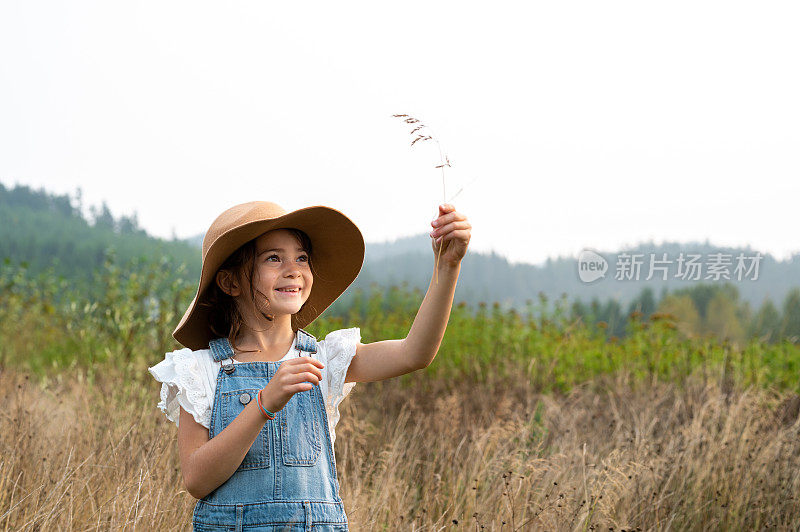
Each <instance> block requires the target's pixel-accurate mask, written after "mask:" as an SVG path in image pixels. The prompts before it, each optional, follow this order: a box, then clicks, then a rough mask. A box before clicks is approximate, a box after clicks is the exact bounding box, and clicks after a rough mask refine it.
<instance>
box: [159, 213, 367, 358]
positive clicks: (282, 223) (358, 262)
mask: <svg viewBox="0 0 800 532" xmlns="http://www.w3.org/2000/svg"><path fill="white" fill-rule="evenodd" d="M289 228H295V229H300V230H301V231H303V232H305V233H306V234H307V235H308V237H309V238H310V239H311V244H312V246H311V247H312V251H311V253H312V255H313V257H312V263H313V266H314V283H313V284H312V285H311V294H310V295H309V296H308V300H307V301H306V303H305V304H304V305H303V308H302V309H300V312H298V313H297V314H293V315H292V329H293V330H294V331H297V329H300V328H302V327H305V326H306V325H308V324H309V323H311V322H312V321H314V320H315V319H316V318H317V316H319V315H320V314H322V312H323V311H324V310H325V309H326V308H328V307H329V306H330V305H331V304H332V303H333V302H334V301H336V299H337V298H338V297H339V296H340V295H341V294H342V292H344V291H345V289H347V287H348V286H350V284H351V283H352V282H353V281H354V280H355V278H356V277H357V276H358V272H359V271H361V266H362V265H363V264H364V237H363V236H362V235H361V231H359V229H358V227H356V225H355V224H354V223H353V222H352V221H350V219H349V218H348V217H347V216H345V215H344V214H342V213H341V212H339V211H337V210H336V209H331V208H330V207H323V206H314V207H305V208H303V209H298V210H296V211H292V212H286V210H285V209H284V208H283V207H281V206H280V205H278V204H276V203H272V202H270V201H251V202H249V203H242V204H241V205H236V206H235V207H231V208H230V209H228V210H226V211H225V212H223V213H222V214H220V215H219V216H218V217H217V219H216V220H214V222H213V223H212V224H211V227H209V229H208V231H207V232H206V235H205V237H204V238H203V267H202V270H201V273H200V283H199V285H198V287H197V293H196V294H195V296H194V299H193V300H192V302H191V304H190V305H189V308H188V309H187V310H186V313H185V314H184V315H183V318H182V319H181V322H180V323H179V324H178V326H177V327H176V328H175V331H173V333H172V337H173V338H175V339H176V340H177V341H178V342H180V343H181V344H182V345H184V346H186V347H188V348H190V349H195V350H197V349H206V348H208V343H209V341H211V340H213V339H214V337H215V336H216V335H215V334H214V333H213V332H212V331H211V328H210V325H209V312H210V309H209V308H207V307H206V306H204V305H199V304H198V302H199V301H202V298H203V297H204V295H205V293H206V290H207V289H208V287H209V286H211V283H213V282H214V278H215V276H216V274H217V270H219V268H220V266H222V263H224V262H225V260H226V259H227V258H228V257H230V256H231V254H233V252H234V251H236V250H237V249H238V248H239V247H241V246H242V245H244V244H246V243H247V242H249V241H250V240H253V239H254V238H257V237H259V236H261V235H262V234H264V233H265V232H267V231H270V230H272V229H289Z"/></svg>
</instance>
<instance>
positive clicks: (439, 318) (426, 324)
mask: <svg viewBox="0 0 800 532" xmlns="http://www.w3.org/2000/svg"><path fill="white" fill-rule="evenodd" d="M431 225H432V226H433V227H434V230H433V231H431V238H432V246H433V252H434V256H436V254H437V253H438V252H439V249H438V248H439V242H441V244H442V249H441V254H440V256H439V265H438V269H439V272H438V282H435V281H434V277H435V276H434V275H432V276H431V282H430V284H429V285H428V291H427V292H426V293H425V298H424V299H423V300H422V305H420V307H419V312H417V316H416V317H415V318H414V323H413V324H412V325H411V330H410V331H409V332H408V335H407V336H406V337H405V338H404V339H402V340H382V341H380V342H373V343H370V344H358V345H357V346H356V356H354V357H353V360H352V362H350V366H349V367H348V369H347V375H346V376H345V382H374V381H380V380H384V379H389V378H392V377H397V376H399V375H404V374H406V373H411V372H412V371H416V370H418V369H421V368H424V367H427V366H428V365H430V363H431V362H432V361H433V359H434V357H436V353H437V352H438V351H439V346H440V345H441V343H442V338H443V337H444V330H445V328H446V327H447V320H448V319H449V318H450V309H451V308H452V306H453V296H454V295H455V291H456V282H457V281H458V274H459V271H460V270H461V259H463V258H464V255H466V253H467V246H468V245H469V239H470V236H471V232H470V231H471V229H472V225H470V223H469V222H468V221H467V217H466V216H464V215H463V214H461V213H460V212H458V211H456V210H455V207H453V206H452V205H450V204H444V205H440V206H439V217H438V218H436V219H435V220H434V221H432V222H431Z"/></svg>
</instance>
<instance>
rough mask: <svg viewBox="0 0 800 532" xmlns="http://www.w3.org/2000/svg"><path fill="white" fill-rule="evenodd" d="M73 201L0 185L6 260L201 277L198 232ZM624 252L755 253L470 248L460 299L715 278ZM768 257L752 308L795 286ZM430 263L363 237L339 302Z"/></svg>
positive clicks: (622, 295) (604, 294)
mask: <svg viewBox="0 0 800 532" xmlns="http://www.w3.org/2000/svg"><path fill="white" fill-rule="evenodd" d="M78 201H79V199H78ZM75 203H76V200H75V199H74V198H70V197H69V196H66V195H61V196H59V195H54V194H50V193H48V192H46V191H44V190H38V191H37V190H32V189H30V188H28V187H20V186H18V187H15V188H14V189H8V188H6V187H4V186H3V185H2V184H0V260H3V259H5V258H8V259H9V260H10V261H12V262H14V263H18V262H22V261H26V262H28V263H29V264H30V269H31V270H32V271H34V272H35V271H42V270H44V269H45V268H47V267H48V266H50V265H52V264H54V263H55V264H58V268H57V272H58V274H59V275H63V276H65V277H67V278H75V279H83V280H87V281H88V280H91V276H92V273H93V271H94V270H96V269H97V268H98V267H99V266H100V265H102V261H103V258H104V256H105V252H106V250H107V249H108V248H110V247H113V248H114V249H115V250H116V252H117V256H118V258H119V259H121V260H124V261H127V260H129V259H131V258H134V257H149V258H151V259H152V258H157V257H160V256H162V255H168V256H170V257H172V258H173V259H174V261H175V262H177V263H180V262H183V263H185V264H186V266H187V273H186V275H187V276H189V277H190V278H192V279H195V278H197V277H198V276H199V272H200V260H199V259H200V252H199V248H200V247H201V244H202V235H197V236H195V237H192V238H189V239H184V240H172V241H169V240H163V239H159V238H154V237H151V236H149V235H147V233H146V232H145V231H144V230H142V229H141V228H139V227H138V222H137V220H136V217H135V215H134V216H133V217H122V218H119V219H116V218H114V217H113V216H112V215H111V213H110V212H109V211H108V208H107V207H106V206H105V205H103V206H102V207H100V208H92V209H90V210H91V212H92V220H87V219H86V218H85V217H84V216H83V215H82V214H81V212H82V209H81V206H80V205H75ZM623 252H625V253H629V254H634V253H641V254H644V255H645V256H646V257H647V256H649V254H650V253H654V254H655V255H656V256H658V257H660V256H661V255H662V254H663V253H666V254H667V256H668V258H670V259H673V260H674V259H676V258H677V256H678V254H679V253H681V252H683V253H684V254H687V253H698V254H700V255H702V256H703V257H706V256H708V255H710V254H714V253H723V254H730V255H732V256H734V257H735V256H736V255H738V254H739V253H744V254H745V255H753V254H755V251H754V250H752V249H750V248H730V247H720V246H714V245H712V244H710V243H709V242H708V241H706V242H704V243H695V242H692V243H677V242H667V243H664V244H659V245H655V244H653V243H652V242H645V243H640V244H638V245H636V246H633V247H630V248H627V249H624V250H620V251H618V252H603V251H600V252H599V253H600V255H601V256H603V257H604V258H605V260H607V261H608V267H609V271H608V272H607V275H606V278H604V279H601V280H598V281H595V282H592V283H584V282H582V281H581V280H580V278H579V276H578V261H577V258H573V257H558V258H556V259H548V260H546V261H545V262H544V263H542V264H540V265H532V264H522V263H515V264H511V263H509V262H508V260H507V259H506V258H505V257H503V256H501V255H498V254H496V253H490V254H485V253H479V252H474V251H470V252H469V253H468V254H467V256H466V257H465V259H464V262H463V263H462V267H461V274H460V278H459V283H458V287H457V289H456V297H455V299H456V302H460V301H464V302H466V303H468V304H469V305H471V306H472V305H477V303H479V302H486V303H494V302H499V303H500V305H501V307H502V308H504V309H509V308H515V309H517V310H519V311H522V310H524V309H525V305H526V302H527V301H531V300H532V301H534V302H535V301H536V300H537V299H538V297H537V296H538V295H539V294H540V293H543V294H544V295H546V296H547V297H548V299H549V300H551V301H552V300H554V299H558V298H559V297H560V296H561V295H562V294H566V295H567V297H568V299H569V300H570V301H572V300H576V299H580V300H581V301H589V300H591V299H592V298H598V299H600V300H605V299H610V298H614V299H617V300H618V301H619V302H620V303H622V304H627V303H629V302H630V301H632V300H634V299H635V298H636V297H637V296H638V295H639V293H640V292H641V291H642V290H643V289H644V288H645V287H650V288H651V289H652V290H653V291H654V292H655V293H656V294H658V293H663V291H664V290H669V291H672V290H674V289H678V288H685V287H690V286H693V285H696V284H699V283H702V282H709V281H705V280H703V279H701V280H700V281H681V280H679V279H674V278H670V279H668V280H667V281H662V280H660V279H652V280H650V281H645V280H643V279H644V277H645V275H646V274H644V275H643V276H642V280H639V281H633V280H629V281H625V280H621V281H618V280H615V279H614V278H613V277H614V260H613V258H614V256H617V257H619V255H620V254H621V253H623ZM762 255H763V258H762V261H761V264H760V266H759V279H758V280H756V281H747V280H746V281H741V282H732V284H733V285H735V286H736V288H737V289H738V291H739V293H740V296H741V299H742V300H744V301H748V302H750V304H751V305H752V306H753V307H759V306H760V305H761V304H762V303H763V301H764V300H765V299H767V298H768V299H770V300H772V302H773V303H774V304H776V305H779V304H780V303H781V301H782V300H783V299H784V297H785V296H786V294H787V293H788V292H789V290H790V289H791V288H792V287H795V286H798V285H800V253H797V254H795V255H793V256H792V257H790V258H789V259H787V260H784V261H777V260H775V259H774V258H773V257H772V256H771V255H769V254H762ZM434 261H435V256H434V254H433V252H432V250H431V245H430V237H429V236H428V235H427V234H424V233H423V234H419V235H412V236H408V237H403V238H398V239H396V240H394V241H391V242H374V243H373V242H367V243H366V257H365V261H364V267H363V269H362V271H361V273H360V274H359V276H358V278H357V279H356V280H355V281H354V283H353V284H352V285H351V288H352V289H351V290H348V291H347V292H346V293H345V294H344V295H343V296H342V298H340V300H338V301H337V304H346V303H347V302H348V301H349V300H350V299H351V298H352V297H355V294H354V291H355V290H353V289H358V288H361V289H363V290H365V291H366V290H369V288H370V287H371V285H373V284H377V285H379V286H381V287H387V286H390V285H400V284H402V283H406V284H407V286H408V287H409V288H411V289H414V288H416V289H419V290H420V291H421V292H422V293H424V292H425V290H426V289H427V287H428V284H429V283H430V281H431V275H432V273H433V266H434ZM719 282H721V281H719Z"/></svg>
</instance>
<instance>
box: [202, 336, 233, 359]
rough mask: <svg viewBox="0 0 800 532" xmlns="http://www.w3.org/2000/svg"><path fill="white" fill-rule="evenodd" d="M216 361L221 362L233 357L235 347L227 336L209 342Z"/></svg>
mask: <svg viewBox="0 0 800 532" xmlns="http://www.w3.org/2000/svg"><path fill="white" fill-rule="evenodd" d="M208 348H209V349H211V356H212V358H213V359H214V362H221V361H223V360H225V359H226V358H233V347H231V343H230V341H229V340H228V339H227V338H217V339H216V340H211V341H210V342H209V343H208Z"/></svg>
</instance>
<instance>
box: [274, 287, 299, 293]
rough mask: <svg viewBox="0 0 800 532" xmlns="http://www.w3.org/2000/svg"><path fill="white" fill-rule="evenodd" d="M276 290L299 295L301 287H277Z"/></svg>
mask: <svg viewBox="0 0 800 532" xmlns="http://www.w3.org/2000/svg"><path fill="white" fill-rule="evenodd" d="M275 291H276V292H280V293H281V294H287V295H297V294H299V293H300V287H299V286H294V287H285V288H276V289H275Z"/></svg>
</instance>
